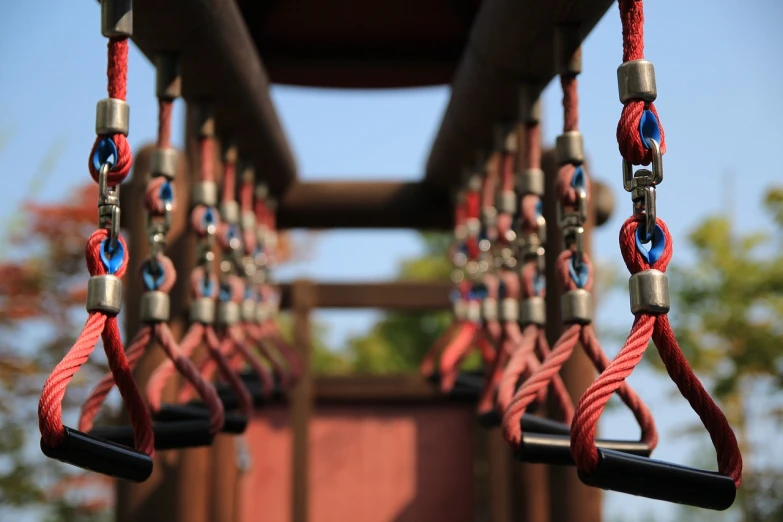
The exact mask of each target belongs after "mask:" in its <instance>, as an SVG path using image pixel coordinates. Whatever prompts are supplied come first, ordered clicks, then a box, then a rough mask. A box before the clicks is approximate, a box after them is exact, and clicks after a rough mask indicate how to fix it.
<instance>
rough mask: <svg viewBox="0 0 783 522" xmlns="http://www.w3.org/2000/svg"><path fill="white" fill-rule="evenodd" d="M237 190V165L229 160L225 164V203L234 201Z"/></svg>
mask: <svg viewBox="0 0 783 522" xmlns="http://www.w3.org/2000/svg"><path fill="white" fill-rule="evenodd" d="M236 188H237V164H236V162H235V161H234V160H233V159H231V160H229V159H227V160H226V161H225V162H224V164H223V201H234V199H235V198H236Z"/></svg>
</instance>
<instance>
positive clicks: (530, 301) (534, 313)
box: [519, 296, 546, 326]
mask: <svg viewBox="0 0 783 522" xmlns="http://www.w3.org/2000/svg"><path fill="white" fill-rule="evenodd" d="M519 320H520V322H521V323H522V325H528V324H534V325H536V326H544V325H545V324H546V302H545V301H544V298H543V297H539V296H533V297H528V298H527V299H524V300H523V301H522V307H521V313H520V318H519Z"/></svg>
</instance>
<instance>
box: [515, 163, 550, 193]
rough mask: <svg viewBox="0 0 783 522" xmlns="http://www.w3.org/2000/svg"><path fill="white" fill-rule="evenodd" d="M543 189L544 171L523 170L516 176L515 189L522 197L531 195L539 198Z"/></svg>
mask: <svg viewBox="0 0 783 522" xmlns="http://www.w3.org/2000/svg"><path fill="white" fill-rule="evenodd" d="M544 187H545V184H544V171H543V170H541V169H525V170H523V171H522V172H520V173H519V175H518V176H517V189H518V190H519V193H520V195H522V196H524V195H527V194H532V195H534V196H539V197H541V196H543V195H544V191H545V188H544Z"/></svg>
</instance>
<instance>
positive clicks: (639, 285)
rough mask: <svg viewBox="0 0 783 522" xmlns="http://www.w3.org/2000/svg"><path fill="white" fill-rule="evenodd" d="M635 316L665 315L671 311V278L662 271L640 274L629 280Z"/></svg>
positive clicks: (644, 271) (650, 270)
mask: <svg viewBox="0 0 783 522" xmlns="http://www.w3.org/2000/svg"><path fill="white" fill-rule="evenodd" d="M628 290H629V293H630V296H631V312H633V314H634V315H635V314H638V313H646V314H654V315H659V314H665V313H667V312H668V311H669V309H670V307H671V304H670V302H669V278H668V277H666V274H664V273H663V272H661V271H660V270H654V269H648V270H643V271H641V272H638V273H636V274H634V275H632V276H631V278H630V279H629V280H628Z"/></svg>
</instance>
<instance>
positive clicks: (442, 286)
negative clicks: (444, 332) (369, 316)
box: [279, 281, 453, 311]
mask: <svg viewBox="0 0 783 522" xmlns="http://www.w3.org/2000/svg"><path fill="white" fill-rule="evenodd" d="M279 288H280V291H281V305H280V306H281V308H291V307H292V306H293V285H292V284H290V283H282V284H280V285H279ZM452 288H453V285H452V283H451V282H448V281H443V282H414V281H399V282H384V283H315V284H314V292H315V304H314V306H315V307H316V308H381V309H386V310H405V311H415V310H444V309H449V308H451V301H450V300H449V294H450V293H451V291H452Z"/></svg>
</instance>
